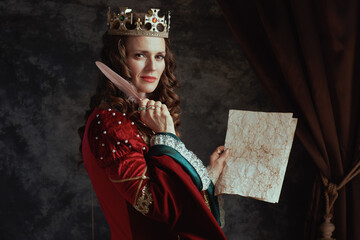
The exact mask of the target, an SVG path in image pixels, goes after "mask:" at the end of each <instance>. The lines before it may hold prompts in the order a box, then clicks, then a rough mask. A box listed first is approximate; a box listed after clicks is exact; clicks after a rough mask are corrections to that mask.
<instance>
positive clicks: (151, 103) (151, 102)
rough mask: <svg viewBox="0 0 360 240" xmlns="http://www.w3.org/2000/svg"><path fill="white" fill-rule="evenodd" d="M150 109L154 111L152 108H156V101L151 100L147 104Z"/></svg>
mask: <svg viewBox="0 0 360 240" xmlns="http://www.w3.org/2000/svg"><path fill="white" fill-rule="evenodd" d="M146 106H147V108H148V109H152V107H154V106H155V101H154V100H149V101H148V102H147V104H146Z"/></svg>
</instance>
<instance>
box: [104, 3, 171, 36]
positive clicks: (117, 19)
mask: <svg viewBox="0 0 360 240" xmlns="http://www.w3.org/2000/svg"><path fill="white" fill-rule="evenodd" d="M119 10H120V12H119V13H115V12H113V13H111V11H110V7H109V9H108V25H109V30H108V34H110V35H130V36H150V37H163V38H168V37H169V30H170V12H168V16H167V20H165V16H163V17H159V15H158V14H159V12H160V9H157V8H151V9H150V10H149V11H148V13H135V12H133V11H132V9H129V8H127V7H119ZM111 15H112V16H111Z"/></svg>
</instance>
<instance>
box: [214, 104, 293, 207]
mask: <svg viewBox="0 0 360 240" xmlns="http://www.w3.org/2000/svg"><path fill="white" fill-rule="evenodd" d="M296 124H297V119H296V118H292V113H265V112H252V111H241V110H230V112H229V120H228V129H227V132H226V139H225V148H229V149H230V150H231V152H230V156H229V159H228V161H227V164H226V166H225V168H224V170H223V173H222V174H221V176H220V177H219V180H218V181H217V182H216V186H215V195H219V194H239V195H241V196H245V197H252V198H256V199H259V200H263V201H266V202H271V203H276V202H278V201H279V197H280V192H281V187H282V184H283V180H284V175H285V170H286V166H287V162H288V159H289V155H290V150H291V146H292V142H293V139H294V133H295V128H296Z"/></svg>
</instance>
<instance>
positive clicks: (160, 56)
mask: <svg viewBox="0 0 360 240" xmlns="http://www.w3.org/2000/svg"><path fill="white" fill-rule="evenodd" d="M164 58H165V56H164V55H161V54H160V55H156V59H158V60H163V59H164Z"/></svg>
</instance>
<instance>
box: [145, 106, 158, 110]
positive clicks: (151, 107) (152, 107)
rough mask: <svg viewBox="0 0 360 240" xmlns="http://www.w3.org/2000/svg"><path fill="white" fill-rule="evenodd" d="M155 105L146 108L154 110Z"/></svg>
mask: <svg viewBox="0 0 360 240" xmlns="http://www.w3.org/2000/svg"><path fill="white" fill-rule="evenodd" d="M155 108H156V107H155V106H148V107H147V108H146V109H151V110H155Z"/></svg>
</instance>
